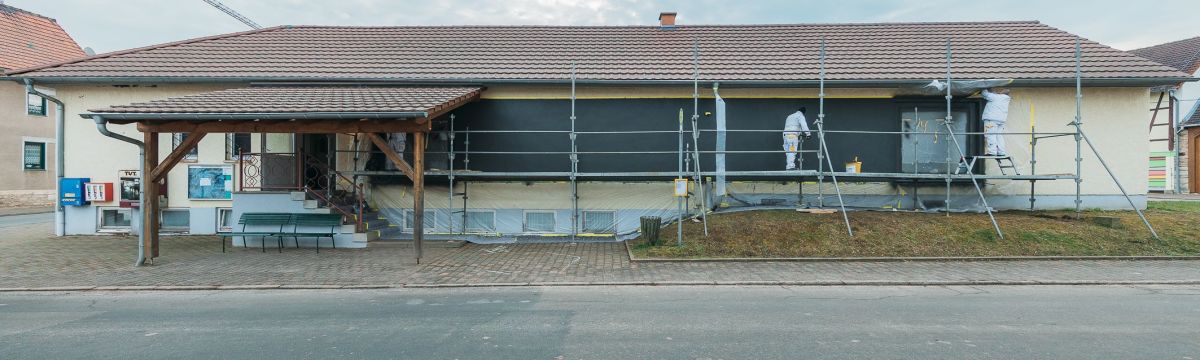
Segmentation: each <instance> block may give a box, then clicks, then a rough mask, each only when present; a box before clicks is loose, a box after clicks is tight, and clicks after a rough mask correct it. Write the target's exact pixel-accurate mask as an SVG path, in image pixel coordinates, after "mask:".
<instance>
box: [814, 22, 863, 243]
mask: <svg viewBox="0 0 1200 360" xmlns="http://www.w3.org/2000/svg"><path fill="white" fill-rule="evenodd" d="M820 56H821V64H820V67H821V72H820V74H819V75H818V76H819V77H820V80H819V83H820V89H819V90H818V92H817V99H818V100H817V121H816V123H817V138H818V139H819V140H820V144H818V146H820V148H821V152H818V153H817V154H818V156H820V154H822V153H823V154H824V155H825V161H828V162H829V176H830V178H832V179H833V190H834V191H836V192H837V197H838V207H840V208H841V209H842V220H843V221H845V222H846V233H847V234H850V236H851V237H853V236H854V229H853V228H851V227H850V215H849V214H847V213H846V201H845V200H843V199H842V188H841V186H840V185H838V180H837V174H835V173H834V171H833V170H834V167H833V162H832V161H833V160H832V159H830V157H829V147H828V146H825V38H824V37H822V38H821V54H820ZM818 186H819V185H818Z"/></svg>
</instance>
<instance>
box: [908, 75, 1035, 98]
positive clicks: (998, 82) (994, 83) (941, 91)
mask: <svg viewBox="0 0 1200 360" xmlns="http://www.w3.org/2000/svg"><path fill="white" fill-rule="evenodd" d="M1011 83H1012V79H986V80H953V81H951V82H950V85H952V86H951V88H950V94H951V95H954V96H971V95H973V94H975V93H977V92H979V91H980V90H983V89H987V88H993V87H999V86H1008V84H1011ZM896 95H900V96H936V95H946V81H945V80H933V81H930V82H929V83H928V84H925V85H924V86H914V87H904V88H900V89H899V90H897V91H896Z"/></svg>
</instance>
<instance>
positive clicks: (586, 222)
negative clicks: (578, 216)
mask: <svg viewBox="0 0 1200 360" xmlns="http://www.w3.org/2000/svg"><path fill="white" fill-rule="evenodd" d="M583 231H584V232H588V233H596V234H606V233H615V232H617V212H615V211H584V212H583Z"/></svg>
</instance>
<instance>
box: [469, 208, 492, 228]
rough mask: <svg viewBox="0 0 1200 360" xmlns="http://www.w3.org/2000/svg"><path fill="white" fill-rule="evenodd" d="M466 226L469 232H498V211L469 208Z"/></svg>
mask: <svg viewBox="0 0 1200 360" xmlns="http://www.w3.org/2000/svg"><path fill="white" fill-rule="evenodd" d="M466 227H467V231H469V232H496V212H495V211H478V210H468V211H467V226H466Z"/></svg>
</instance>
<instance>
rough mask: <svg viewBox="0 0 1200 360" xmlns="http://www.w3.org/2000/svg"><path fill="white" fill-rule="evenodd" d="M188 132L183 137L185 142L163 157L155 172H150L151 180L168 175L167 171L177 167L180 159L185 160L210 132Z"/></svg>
mask: <svg viewBox="0 0 1200 360" xmlns="http://www.w3.org/2000/svg"><path fill="white" fill-rule="evenodd" d="M187 134H188V136H187V138H186V139H183V142H182V143H180V144H179V146H178V147H175V150H172V151H171V153H170V154H167V157H166V158H164V159H163V161H162V163H161V164H158V166H156V167H154V172H152V173H150V179H151V180H153V181H154V182H159V181H162V179H163V178H164V177H166V176H167V173H168V172H171V169H172V168H174V167H175V164H178V163H179V161H180V160H183V158H184V157H185V156H187V154H188V152H190V151H192V149H194V148H196V145H198V144H200V139H203V138H204V135H207V134H208V133H202V132H200V133H197V132H192V133H187Z"/></svg>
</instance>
